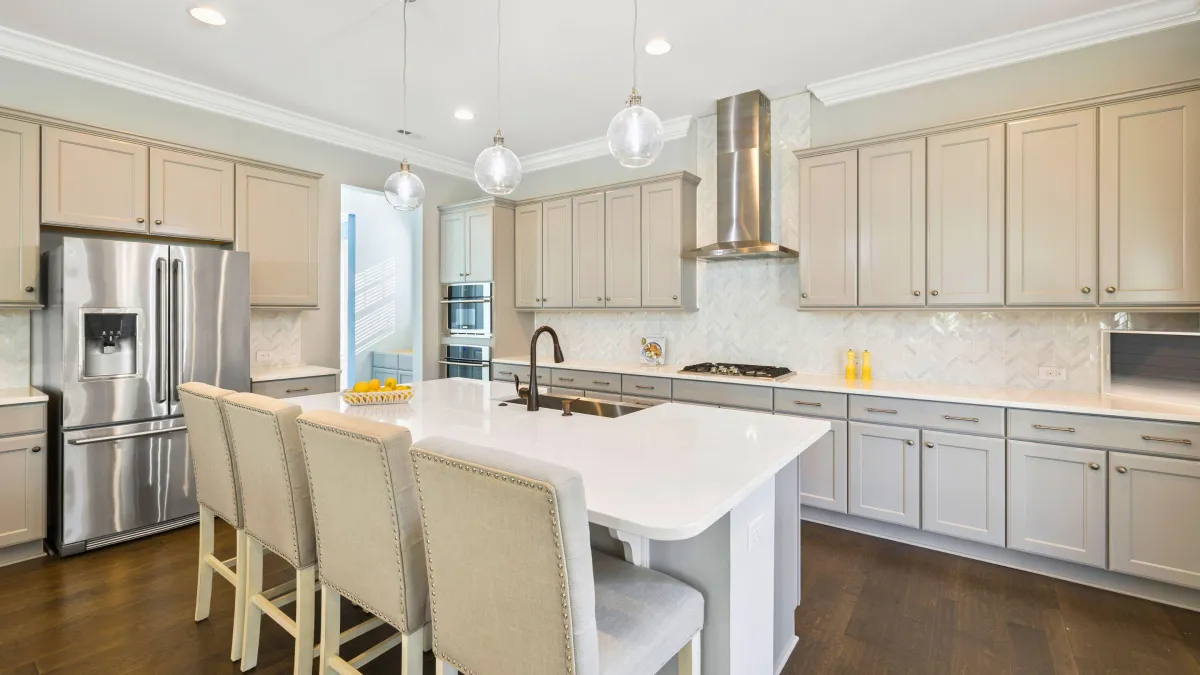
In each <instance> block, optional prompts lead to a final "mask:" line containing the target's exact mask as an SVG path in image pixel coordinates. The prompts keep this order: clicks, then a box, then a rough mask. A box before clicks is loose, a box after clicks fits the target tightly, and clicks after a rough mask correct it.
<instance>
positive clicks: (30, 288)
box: [25, 286, 33, 293]
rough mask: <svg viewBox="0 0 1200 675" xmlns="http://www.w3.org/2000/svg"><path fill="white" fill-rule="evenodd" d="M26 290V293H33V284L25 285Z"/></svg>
mask: <svg viewBox="0 0 1200 675" xmlns="http://www.w3.org/2000/svg"><path fill="white" fill-rule="evenodd" d="M25 292H26V293H32V292H33V286H26V287H25Z"/></svg>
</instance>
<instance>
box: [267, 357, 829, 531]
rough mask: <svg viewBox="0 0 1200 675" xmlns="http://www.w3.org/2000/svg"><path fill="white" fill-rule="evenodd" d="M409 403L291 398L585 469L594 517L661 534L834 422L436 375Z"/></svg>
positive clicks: (761, 479) (686, 524)
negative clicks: (525, 398) (555, 392)
mask: <svg viewBox="0 0 1200 675" xmlns="http://www.w3.org/2000/svg"><path fill="white" fill-rule="evenodd" d="M413 390H414V396H413V399H412V400H411V401H410V402H408V403H404V404H395V405H382V406H349V405H347V404H346V403H345V402H343V401H342V399H341V396H340V395H338V394H318V395H314V396H302V397H298V398H293V399H289V402H292V403H295V404H297V405H299V406H300V407H301V408H302V409H303V410H304V411H306V412H308V411H313V410H335V411H340V412H344V413H346V414H348V415H354V416H356V417H363V418H366V419H372V420H376V421H379V422H386V423H390V424H397V425H400V426H404V427H407V428H408V429H409V430H410V431H411V432H412V436H413V441H414V443H419V442H420V440H421V439H423V438H428V437H431V436H444V437H449V438H453V439H456V440H460V441H465V442H468V443H474V444H477V445H481V446H484V447H489V448H496V449H500V450H506V451H508V452H514V453H517V454H521V455H525V456H528V457H534V458H537V459H541V460H544V461H548V462H554V463H556V464H560V465H563V466H567V467H569V468H572V469H574V470H576V471H578V472H579V473H580V474H581V475H582V476H583V483H584V491H585V494H586V496H587V506H588V517H589V520H591V522H593V523H595V524H597V525H601V526H603V527H609V528H615V529H617V530H620V531H622V532H627V533H629V534H634V535H638V536H642V537H647V538H649V539H657V540H662V541H674V540H680V539H688V538H691V537H694V536H696V535H698V534H700V533H701V532H703V531H704V530H706V529H707V528H708V527H709V526H711V525H712V524H713V523H715V522H717V521H718V520H720V518H721V517H722V516H724V515H725V514H726V513H728V512H729V511H731V510H732V509H733V508H734V507H735V506H737V505H738V504H739V503H741V502H742V500H744V499H745V498H746V497H747V496H749V495H750V494H751V493H753V492H754V491H755V490H756V489H757V488H759V487H760V486H762V485H763V484H764V483H765V482H766V481H768V480H773V479H774V477H775V474H777V473H778V472H779V471H780V470H782V469H783V468H784V467H786V466H787V465H788V464H789V463H790V462H792V460H794V459H796V457H798V456H799V455H800V453H801V452H803V451H804V450H805V449H807V448H808V447H809V446H811V445H812V444H813V443H814V442H816V441H817V440H819V439H820V438H821V437H822V436H824V435H825V434H826V433H827V432H828V431H829V429H830V425H829V422H825V421H820V420H811V419H805V418H798V417H787V416H783V415H780V416H772V415H762V414H758V413H752V412H743V411H739V410H727V409H716V408H708V407H701V406H693V405H687V404H682V403H664V404H662V405H658V406H654V407H651V408H648V409H646V410H641V411H638V412H635V413H633V414H629V415H625V416H623V417H619V418H616V419H608V418H601V417H593V416H590V415H584V414H579V413H576V414H575V415H573V416H571V417H563V415H562V413H561V412H560V411H558V410H547V409H543V410H539V411H537V412H529V411H527V410H526V409H525V407H524V406H523V405H520V404H509V405H506V406H501V405H500V402H501V401H502V400H503V399H505V398H510V397H512V394H513V392H512V384H510V383H507V382H480V381H477V380H465V379H448V380H431V381H426V382H418V383H415V384H413Z"/></svg>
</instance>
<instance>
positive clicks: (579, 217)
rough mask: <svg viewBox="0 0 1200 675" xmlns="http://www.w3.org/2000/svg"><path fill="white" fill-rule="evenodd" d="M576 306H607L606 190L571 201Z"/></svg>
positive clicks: (573, 290)
mask: <svg viewBox="0 0 1200 675" xmlns="http://www.w3.org/2000/svg"><path fill="white" fill-rule="evenodd" d="M571 228H572V236H571V249H572V255H571V261H572V265H571V268H572V270H571V274H572V278H573V283H572V284H571V286H572V291H571V292H572V295H573V296H574V298H573V300H572V303H571V304H572V305H573V306H574V307H603V306H604V193H602V192H597V193H595V194H590V195H583V196H580V197H574V198H573V199H572V200H571Z"/></svg>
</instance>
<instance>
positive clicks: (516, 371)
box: [492, 363, 554, 386]
mask: <svg viewBox="0 0 1200 675" xmlns="http://www.w3.org/2000/svg"><path fill="white" fill-rule="evenodd" d="M514 376H516V377H519V378H521V385H522V386H524V385H527V384H529V366H513V365H508V364H504V363H493V364H492V379H493V380H498V381H502V382H512V381H513V377H514ZM553 378H554V369H553V368H538V384H550V383H551V382H552V381H553Z"/></svg>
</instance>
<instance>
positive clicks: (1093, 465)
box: [1088, 462, 1100, 471]
mask: <svg viewBox="0 0 1200 675" xmlns="http://www.w3.org/2000/svg"><path fill="white" fill-rule="evenodd" d="M1088 468H1089V469H1091V470H1092V471H1099V470H1100V465H1099V464H1097V463H1095V462H1092V463H1091V464H1088Z"/></svg>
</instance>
